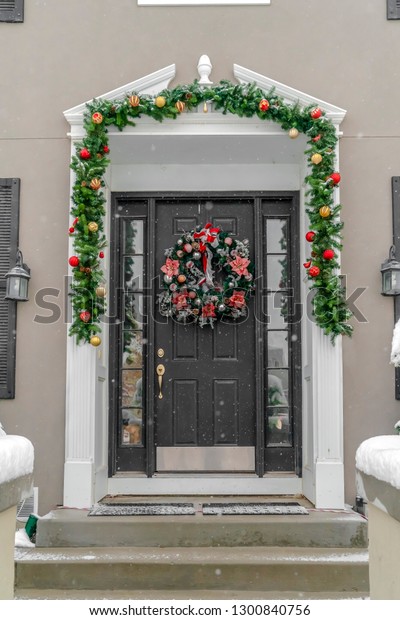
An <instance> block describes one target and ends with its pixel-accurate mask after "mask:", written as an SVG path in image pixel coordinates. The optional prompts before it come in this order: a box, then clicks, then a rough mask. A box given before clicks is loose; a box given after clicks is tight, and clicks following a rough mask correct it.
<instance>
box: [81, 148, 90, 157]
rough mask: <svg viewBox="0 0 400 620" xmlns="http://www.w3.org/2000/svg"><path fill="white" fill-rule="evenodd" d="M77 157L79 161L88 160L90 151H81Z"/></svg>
mask: <svg viewBox="0 0 400 620" xmlns="http://www.w3.org/2000/svg"><path fill="white" fill-rule="evenodd" d="M79 156H80V158H81V159H90V151H89V150H88V149H86V148H84V149H81V151H80V153H79Z"/></svg>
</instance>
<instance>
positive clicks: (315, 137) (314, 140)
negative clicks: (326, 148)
mask: <svg viewBox="0 0 400 620" xmlns="http://www.w3.org/2000/svg"><path fill="white" fill-rule="evenodd" d="M320 140H321V134H320V133H319V134H318V136H314V138H313V139H312V141H313V142H319V141H320Z"/></svg>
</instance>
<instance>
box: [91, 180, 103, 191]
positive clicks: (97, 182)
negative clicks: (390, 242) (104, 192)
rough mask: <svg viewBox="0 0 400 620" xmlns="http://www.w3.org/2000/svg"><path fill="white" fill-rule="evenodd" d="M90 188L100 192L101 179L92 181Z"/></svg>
mask: <svg viewBox="0 0 400 620" xmlns="http://www.w3.org/2000/svg"><path fill="white" fill-rule="evenodd" d="M90 187H91V188H92V189H94V190H98V189H100V187H101V181H100V179H92V180H91V181H90Z"/></svg>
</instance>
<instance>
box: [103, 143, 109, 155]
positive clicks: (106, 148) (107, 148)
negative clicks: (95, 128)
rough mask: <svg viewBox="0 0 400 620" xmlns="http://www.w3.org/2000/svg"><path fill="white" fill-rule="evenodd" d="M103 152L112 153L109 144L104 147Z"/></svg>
mask: <svg viewBox="0 0 400 620" xmlns="http://www.w3.org/2000/svg"><path fill="white" fill-rule="evenodd" d="M103 152H104V153H109V152H110V147H109V146H107V144H105V145H104V146H103Z"/></svg>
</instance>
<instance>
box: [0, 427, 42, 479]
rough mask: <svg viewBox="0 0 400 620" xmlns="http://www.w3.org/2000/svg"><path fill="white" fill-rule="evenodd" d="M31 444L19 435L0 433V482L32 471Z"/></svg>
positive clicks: (32, 453) (32, 455) (32, 454)
mask: <svg viewBox="0 0 400 620" xmlns="http://www.w3.org/2000/svg"><path fill="white" fill-rule="evenodd" d="M33 457H34V451H33V445H32V444H31V442H30V441H29V439H26V437H20V436H19V435H0V484H2V483H4V482H9V481H10V480H15V478H19V477H20V476H26V475H27V474H31V473H32V472H33Z"/></svg>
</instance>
